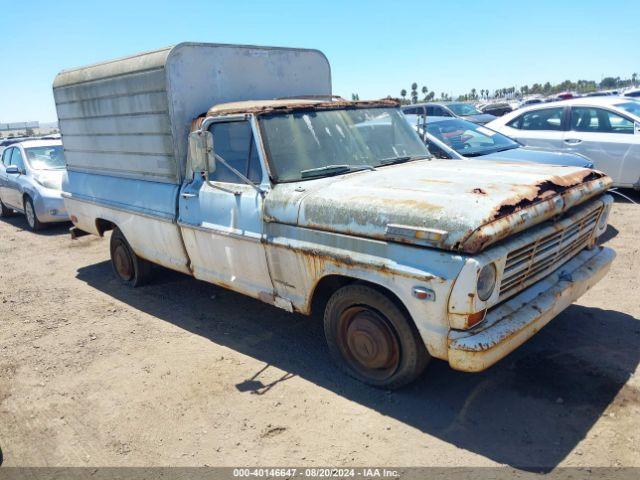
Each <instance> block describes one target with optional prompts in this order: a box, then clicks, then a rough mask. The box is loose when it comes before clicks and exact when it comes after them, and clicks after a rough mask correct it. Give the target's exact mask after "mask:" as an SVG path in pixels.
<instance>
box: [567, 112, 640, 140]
mask: <svg viewBox="0 0 640 480" xmlns="http://www.w3.org/2000/svg"><path fill="white" fill-rule="evenodd" d="M571 130H573V131H575V132H599V133H630V134H633V133H634V126H633V122H632V121H630V120H627V119H626V118H624V117H622V116H620V115H618V114H617V113H613V112H610V111H609V110H604V109H602V108H590V107H573V108H572V109H571Z"/></svg>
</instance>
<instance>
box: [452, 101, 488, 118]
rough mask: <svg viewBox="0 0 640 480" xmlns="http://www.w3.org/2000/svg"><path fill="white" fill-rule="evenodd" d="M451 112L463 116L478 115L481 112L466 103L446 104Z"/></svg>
mask: <svg viewBox="0 0 640 480" xmlns="http://www.w3.org/2000/svg"><path fill="white" fill-rule="evenodd" d="M447 107H449V108H450V109H451V111H452V112H453V113H455V114H456V115H460V116H461V117H465V116H467V115H480V114H482V112H481V111H480V110H478V109H477V108H476V107H474V106H473V105H469V104H468V103H450V104H448V105H447Z"/></svg>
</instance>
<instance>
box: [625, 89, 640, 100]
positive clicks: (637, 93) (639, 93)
mask: <svg viewBox="0 0 640 480" xmlns="http://www.w3.org/2000/svg"><path fill="white" fill-rule="evenodd" d="M624 96H625V97H631V98H640V88H633V89H631V90H627V91H626V92H624Z"/></svg>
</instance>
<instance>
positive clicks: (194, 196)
mask: <svg viewBox="0 0 640 480" xmlns="http://www.w3.org/2000/svg"><path fill="white" fill-rule="evenodd" d="M180 196H181V197H182V198H196V197H197V196H198V194H197V193H186V192H185V193H181V194H180Z"/></svg>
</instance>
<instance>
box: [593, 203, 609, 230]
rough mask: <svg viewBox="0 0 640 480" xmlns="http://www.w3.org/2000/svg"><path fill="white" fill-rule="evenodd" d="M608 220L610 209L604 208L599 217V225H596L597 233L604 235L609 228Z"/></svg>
mask: <svg viewBox="0 0 640 480" xmlns="http://www.w3.org/2000/svg"><path fill="white" fill-rule="evenodd" d="M607 220H609V209H608V208H606V207H605V208H604V210H602V213H601V214H600V218H599V219H598V225H597V227H596V235H602V234H603V233H604V232H605V230H606V229H607Z"/></svg>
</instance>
